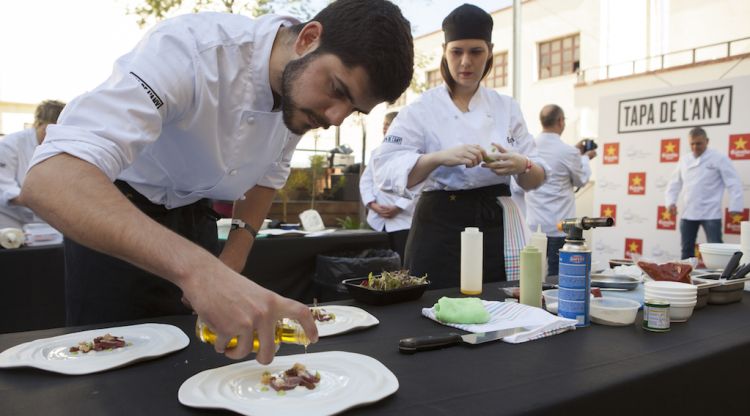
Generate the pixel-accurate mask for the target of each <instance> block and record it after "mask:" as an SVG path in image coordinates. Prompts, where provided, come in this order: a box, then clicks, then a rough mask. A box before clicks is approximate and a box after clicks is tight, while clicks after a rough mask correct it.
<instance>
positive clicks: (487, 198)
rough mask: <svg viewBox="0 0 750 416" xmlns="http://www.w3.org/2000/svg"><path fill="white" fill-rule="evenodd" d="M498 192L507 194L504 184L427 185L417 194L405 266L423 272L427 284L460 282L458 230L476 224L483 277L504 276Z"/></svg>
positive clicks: (440, 285) (500, 278) (495, 278)
mask: <svg viewBox="0 0 750 416" xmlns="http://www.w3.org/2000/svg"><path fill="white" fill-rule="evenodd" d="M498 196H510V188H509V187H508V185H504V184H503V185H493V186H487V187H484V188H477V189H470V190H465V191H430V192H424V193H422V195H421V196H420V197H419V202H417V207H416V209H415V212H414V218H413V219H412V224H411V230H410V232H409V238H408V240H407V242H406V259H405V262H404V266H405V268H407V269H409V270H410V271H411V274H412V275H414V276H422V275H424V274H427V278H428V280H429V281H430V282H431V283H432V285H431V288H433V289H437V288H446V287H458V286H459V285H460V283H461V232H462V231H464V229H465V228H466V227H478V228H479V230H480V231H482V233H483V237H484V246H483V250H484V253H483V263H484V265H483V268H482V275H483V281H484V282H485V283H486V282H497V281H504V280H506V277H505V256H504V255H503V247H504V244H503V213H502V207H501V206H500V204H499V203H498V202H497V197H498Z"/></svg>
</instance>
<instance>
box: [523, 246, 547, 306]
mask: <svg viewBox="0 0 750 416" xmlns="http://www.w3.org/2000/svg"><path fill="white" fill-rule="evenodd" d="M543 279H544V277H542V253H541V252H540V251H539V249H537V248H536V247H534V246H533V245H528V246H526V247H524V248H523V250H521V283H520V288H521V296H520V301H521V303H522V304H524V305H529V306H534V307H537V308H541V307H542V280H543Z"/></svg>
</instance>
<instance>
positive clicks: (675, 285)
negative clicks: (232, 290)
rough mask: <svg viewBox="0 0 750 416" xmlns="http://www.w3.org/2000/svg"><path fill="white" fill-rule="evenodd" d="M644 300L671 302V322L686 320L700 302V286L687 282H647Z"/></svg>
mask: <svg viewBox="0 0 750 416" xmlns="http://www.w3.org/2000/svg"><path fill="white" fill-rule="evenodd" d="M644 286H645V288H646V289H645V290H646V292H645V295H644V300H646V301H649V300H663V301H666V302H669V320H670V322H685V321H687V320H688V318H690V316H691V315H692V314H693V308H695V304H696V303H698V286H695V285H689V284H687V283H680V282H669V281H652V282H646V284H645V285H644Z"/></svg>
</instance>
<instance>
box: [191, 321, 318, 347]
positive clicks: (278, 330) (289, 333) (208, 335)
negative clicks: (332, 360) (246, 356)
mask: <svg viewBox="0 0 750 416" xmlns="http://www.w3.org/2000/svg"><path fill="white" fill-rule="evenodd" d="M195 335H196V336H197V337H198V339H200V340H201V342H205V343H207V344H211V345H213V344H214V343H215V342H216V334H215V333H214V332H213V331H212V330H211V328H209V327H208V325H206V323H205V322H203V320H202V319H201V317H200V316H199V317H198V319H197V320H196V321H195ZM273 342H274V344H275V345H276V351H278V350H279V346H280V345H281V344H297V345H302V346H304V347H305V352H307V346H308V345H310V339H309V338H307V334H305V330H304V329H302V325H300V324H299V322H297V321H295V320H293V319H287V318H284V319H282V320H280V321H278V322H276V327H275V332H274V339H273ZM236 346H237V337H233V338H232V339H231V340H229V342H228V343H227V348H234V347H236ZM259 349H260V341H259V340H258V334H257V333H256V332H255V331H253V352H255V353H257V352H258V350H259Z"/></svg>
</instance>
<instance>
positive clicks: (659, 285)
mask: <svg viewBox="0 0 750 416" xmlns="http://www.w3.org/2000/svg"><path fill="white" fill-rule="evenodd" d="M644 287H645V288H646V290H654V289H655V290H657V291H658V292H661V293H674V294H676V295H679V294H685V293H697V292H698V286H696V285H691V284H687V283H682V282H671V281H667V280H654V281H651V282H646V283H644Z"/></svg>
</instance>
